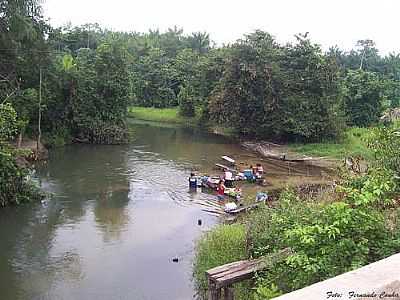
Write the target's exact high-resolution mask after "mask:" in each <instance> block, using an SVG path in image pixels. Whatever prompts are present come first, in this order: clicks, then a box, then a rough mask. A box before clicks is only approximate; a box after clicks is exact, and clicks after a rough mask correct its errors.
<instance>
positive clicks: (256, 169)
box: [250, 164, 264, 178]
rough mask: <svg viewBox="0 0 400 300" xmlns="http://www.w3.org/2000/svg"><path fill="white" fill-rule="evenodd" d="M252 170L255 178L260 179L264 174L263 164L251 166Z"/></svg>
mask: <svg viewBox="0 0 400 300" xmlns="http://www.w3.org/2000/svg"><path fill="white" fill-rule="evenodd" d="M250 170H251V171H252V172H253V175H254V177H255V178H260V177H261V176H262V175H263V174H264V168H263V167H262V165H261V164H256V165H255V167H253V166H252V165H250Z"/></svg>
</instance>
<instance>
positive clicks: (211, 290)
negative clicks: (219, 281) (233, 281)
mask: <svg viewBox="0 0 400 300" xmlns="http://www.w3.org/2000/svg"><path fill="white" fill-rule="evenodd" d="M208 300H221V289H217V287H216V286H215V283H214V282H213V281H212V280H210V279H209V280H208Z"/></svg>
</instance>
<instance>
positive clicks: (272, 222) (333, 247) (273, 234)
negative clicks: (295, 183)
mask: <svg viewBox="0 0 400 300" xmlns="http://www.w3.org/2000/svg"><path fill="white" fill-rule="evenodd" d="M249 225H250V226H249V232H248V238H249V243H248V244H249V247H250V252H251V254H252V255H253V256H254V257H259V256H263V255H265V254H268V253H274V252H276V251H279V250H281V249H284V248H287V247H289V248H291V249H292V251H293V254H292V255H290V256H289V257H288V258H287V259H286V260H285V261H283V262H277V263H275V264H274V265H273V267H272V268H270V269H268V272H266V273H263V274H261V275H260V276H261V278H262V280H263V281H262V282H263V286H265V287H267V288H271V287H273V286H274V285H276V286H277V287H278V290H280V291H283V292H289V291H292V290H295V289H299V288H302V287H305V286H308V285H311V284H313V283H315V282H318V281H322V280H325V279H328V278H331V277H333V276H336V275H339V274H342V273H344V272H347V271H350V270H353V269H356V268H359V267H361V266H363V265H365V264H368V263H371V262H374V261H376V260H378V259H381V258H383V257H384V256H386V255H389V254H392V253H395V252H396V251H398V250H399V249H400V243H399V239H398V238H397V239H396V238H394V236H395V233H392V231H391V230H390V229H389V228H388V227H387V226H386V223H385V219H384V214H383V213H382V212H380V211H378V210H373V209H371V208H365V209H364V208H363V207H352V206H351V205H349V204H347V203H345V202H335V203H330V204H319V203H303V202H301V201H300V200H299V199H298V198H297V197H296V196H295V195H294V194H293V193H291V192H285V193H283V194H282V196H281V198H280V200H279V204H278V207H276V208H273V209H264V210H261V211H259V212H258V213H256V214H255V215H253V217H252V218H251V221H250V224H249Z"/></svg>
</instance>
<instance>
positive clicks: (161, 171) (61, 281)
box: [0, 125, 281, 300]
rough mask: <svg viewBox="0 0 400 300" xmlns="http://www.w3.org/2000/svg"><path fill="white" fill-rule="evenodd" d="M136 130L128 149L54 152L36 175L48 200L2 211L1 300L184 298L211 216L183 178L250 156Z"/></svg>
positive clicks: (195, 135)
mask: <svg viewBox="0 0 400 300" xmlns="http://www.w3.org/2000/svg"><path fill="white" fill-rule="evenodd" d="M135 132H136V140H135V141H134V142H133V143H132V144H131V145H126V146H89V145H75V146H67V147H64V148H61V149H56V150H54V151H52V152H51V157H50V162H49V163H48V164H46V165H43V166H42V167H40V168H39V169H38V172H37V174H38V177H39V178H40V181H41V184H42V187H43V188H44V189H46V190H48V191H50V192H53V193H54V197H53V198H52V199H48V200H47V201H45V202H43V203H34V204H32V205H27V206H25V207H19V208H7V209H3V210H0V240H1V242H0V253H1V256H0V276H1V280H0V291H1V295H0V298H1V299H7V300H8V299H16V300H25V299H68V300H69V299H77V300H80V299H136V300H141V299H149V300H153V299H154V300H159V299H174V300H188V299H191V298H192V296H193V294H194V291H193V286H192V282H191V272H192V269H191V268H192V257H193V247H194V240H195V239H196V238H197V237H199V236H200V234H202V232H203V231H205V230H207V229H209V228H210V227H211V226H213V225H214V224H215V222H217V219H216V218H215V217H214V216H210V215H209V214H207V213H205V212H203V211H202V207H200V206H199V205H196V204H195V202H197V200H199V199H200V200H214V198H215V196H214V195H212V194H207V193H201V192H200V191H199V192H196V193H190V192H189V191H188V183H187V177H188V175H189V173H190V171H191V170H192V169H193V168H199V169H201V170H203V171H204V170H211V169H212V166H213V165H214V163H215V161H216V160H217V159H218V157H219V156H221V155H224V154H230V155H232V156H234V157H244V156H246V155H248V153H247V152H245V151H243V149H242V148H241V147H239V146H237V145H235V144H233V143H232V142H230V141H229V140H225V139H223V138H220V137H217V136H214V135H210V134H207V133H205V132H203V131H201V130H193V129H182V128H181V129H179V128H163V127H152V126H146V125H137V126H136V128H135ZM279 167H281V166H278V167H276V168H275V170H279ZM266 169H269V170H274V165H273V164H271V165H269V166H268V167H266ZM198 219H202V226H198V225H197V221H198ZM176 256H178V257H179V263H173V262H172V260H171V259H172V258H173V257H176ZM155 283H156V285H155Z"/></svg>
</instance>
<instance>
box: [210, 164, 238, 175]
mask: <svg viewBox="0 0 400 300" xmlns="http://www.w3.org/2000/svg"><path fill="white" fill-rule="evenodd" d="M215 166H216V167H217V168H219V169H222V170H225V169H227V170H229V171H231V172H232V173H237V171H236V170H235V169H232V168H230V167H228V166H225V165H223V164H215Z"/></svg>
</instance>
